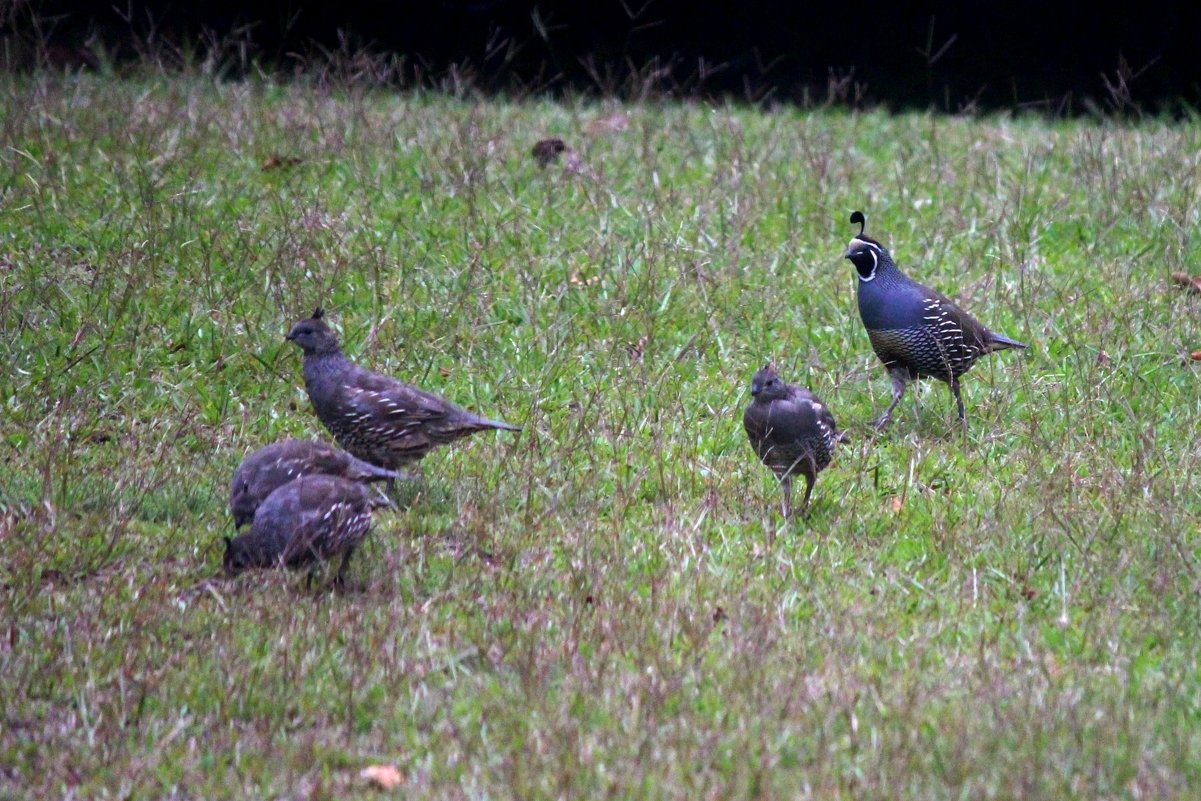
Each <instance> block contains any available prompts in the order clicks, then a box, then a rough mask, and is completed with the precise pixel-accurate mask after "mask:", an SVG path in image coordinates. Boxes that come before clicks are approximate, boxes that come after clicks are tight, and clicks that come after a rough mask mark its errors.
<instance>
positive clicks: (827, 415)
mask: <svg viewBox="0 0 1201 801" xmlns="http://www.w3.org/2000/svg"><path fill="white" fill-rule="evenodd" d="M792 390H793V392H792V393H791V398H790V399H791V400H792V401H793V402H794V403H797V404H804V405H805V406H807V407H808V408H809V409H810V410H812V412H813V415H814V417H815V418H816V424H817V426H818V428H820V429H821V430H822V433H825V434H828V436H830V437H832V438H834V439H837V440H840V441H847V437H846V435H845V434H843V433H841V432H839V430H838V423H836V422H834V414H833V412H831V411H830V407H829V406H827V405H826V404H824V403H822V402H821V399H820V398H818V397H817V396H816V395H814V394H813V393H812V392H810V391H809V390H807V389H804V388H801V387H792Z"/></svg>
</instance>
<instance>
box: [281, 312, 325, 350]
mask: <svg viewBox="0 0 1201 801" xmlns="http://www.w3.org/2000/svg"><path fill="white" fill-rule="evenodd" d="M285 338H286V339H287V340H288V341H289V342H293V343H295V344H296V345H297V346H299V348H300V349H301V350H302V351H304V352H305V354H306V355H308V354H315V353H316V354H319V353H333V352H336V351H337V350H338V338H337V337H336V336H334V332H333V331H331V330H329V326H327V325H326V324H325V321H323V320H319V319H308V320H301V321H300V322H298V323H297V324H296V325H294V326H292V330H291V331H289V332H288V335H287V337H285Z"/></svg>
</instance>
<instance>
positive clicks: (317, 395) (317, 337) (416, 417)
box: [287, 309, 521, 470]
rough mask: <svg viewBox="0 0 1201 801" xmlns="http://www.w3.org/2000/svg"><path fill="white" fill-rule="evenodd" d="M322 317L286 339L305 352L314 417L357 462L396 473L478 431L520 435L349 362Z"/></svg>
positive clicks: (514, 428)
mask: <svg viewBox="0 0 1201 801" xmlns="http://www.w3.org/2000/svg"><path fill="white" fill-rule="evenodd" d="M323 316H324V315H323V313H322V311H321V309H317V311H315V312H313V316H312V317H311V318H309V319H307V320H301V321H300V322H298V323H296V325H294V326H292V330H291V331H289V332H288V337H287V338H288V339H289V340H290V341H292V342H294V343H296V344H297V345H298V346H299V347H300V349H301V350H302V351H304V386H305V389H307V390H308V393H309V400H310V401H312V403H313V409H314V410H315V411H316V412H317V417H318V418H320V420H321V422H322V423H324V424H325V427H326V428H328V429H329V431H330V433H331V434H333V435H334V439H336V440H337V441H338V444H339V445H341V446H342V447H343V448H345V449H346V450H348V451H350V453H352V454H354V455H355V456H357V457H359V458H360V459H366V460H367V461H368V462H371V463H372V464H377V465H380V466H381V467H386V468H388V469H391V470H395V469H396V468H398V467H400V466H401V465H405V464H410V463H412V462H416V461H418V460H419V459H421V458H423V457H424V456H425V455H426V454H427V453H429V452H430V450H431V449H432V448H434V447H435V446H438V445H446V444H448V443H450V442H453V441H454V440H456V439H459V438H460V437H466V436H468V435H470V434H474V433H476V432H477V431H487V430H489V429H502V430H504V431H520V430H521V429H520V428H518V427H517V426H511V425H509V424H508V423H503V422H500V421H499V420H488V419H487V418H484V417H480V416H478V415H475V414H472V413H471V412H469V411H467V410H465V409H461V408H459V407H458V406H456V405H454V404H453V403H451V402H450V401H448V400H446V399H445V398H442V397H439V396H437V395H435V394H433V393H432V392H424V391H422V390H420V389H417V388H416V387H413V386H409V385H408V384H405V383H403V382H401V381H397V380H396V379H395V378H391V377H389V376H385V375H380V374H379V373H373V372H370V371H369V370H365V369H363V368H362V367H359V366H358V365H356V364H354V363H352V362H351V361H350V360H348V359H347V358H346V357H345V356H344V355H342V349H341V347H339V346H338V339H337V337H336V336H335V335H334V332H333V331H331V330H330V328H329V326H328V325H326V323H325V320H324V319H322V318H323Z"/></svg>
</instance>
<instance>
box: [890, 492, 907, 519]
mask: <svg viewBox="0 0 1201 801" xmlns="http://www.w3.org/2000/svg"><path fill="white" fill-rule="evenodd" d="M904 505H905V502H904V501H902V500H901V496H900V495H897V496H895V497H893V499H892V511H893V514H900V512H901V508H902V507H904Z"/></svg>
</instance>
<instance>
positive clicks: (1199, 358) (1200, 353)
mask: <svg viewBox="0 0 1201 801" xmlns="http://www.w3.org/2000/svg"><path fill="white" fill-rule="evenodd" d="M1189 356H1190V357H1192V360H1193V361H1195V362H1201V350H1195V351H1193V352H1192V353H1190V354H1189Z"/></svg>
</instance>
